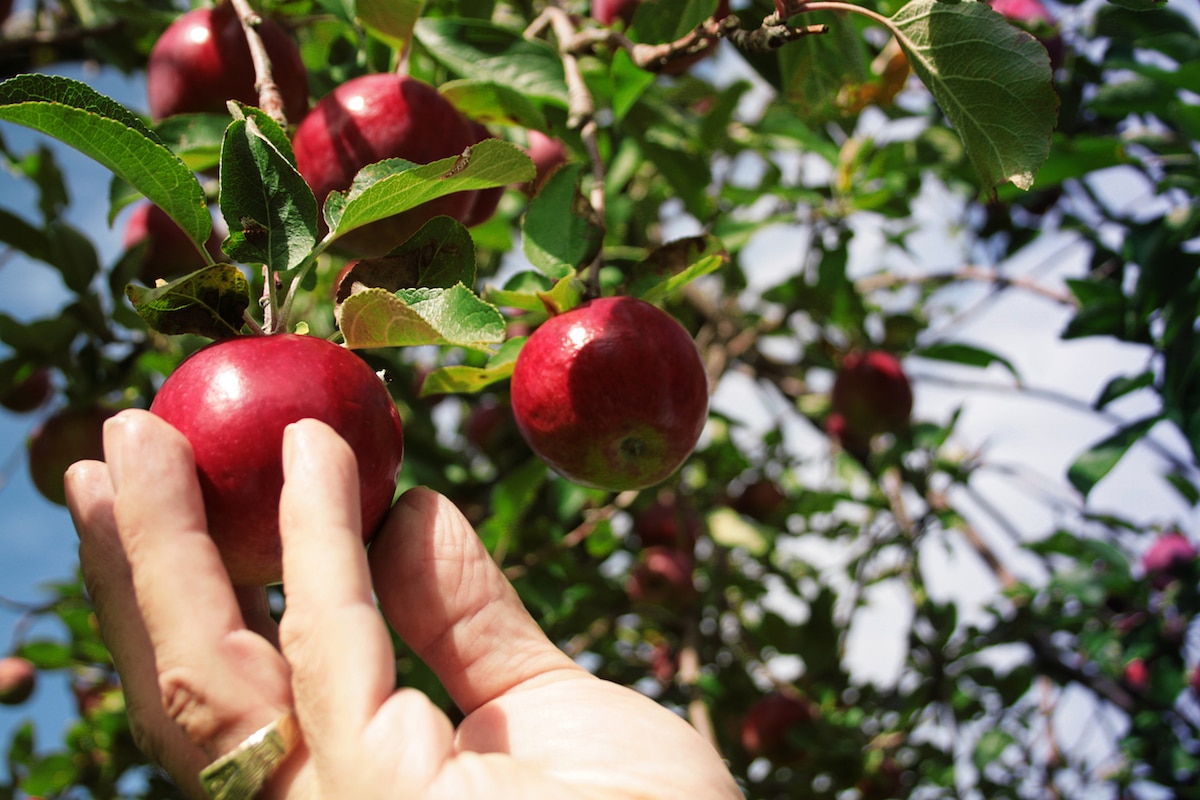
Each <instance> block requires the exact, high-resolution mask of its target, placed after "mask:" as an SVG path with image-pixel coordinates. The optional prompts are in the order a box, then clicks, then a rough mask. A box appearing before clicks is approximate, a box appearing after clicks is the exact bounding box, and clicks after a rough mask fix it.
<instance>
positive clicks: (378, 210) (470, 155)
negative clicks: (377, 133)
mask: <svg viewBox="0 0 1200 800" xmlns="http://www.w3.org/2000/svg"><path fill="white" fill-rule="evenodd" d="M535 174H536V170H535V168H534V166H533V161H532V160H530V158H529V155H528V154H527V153H526V152H525V151H524V150H522V149H521V148H520V147H517V146H516V145H515V144H512V143H511V142H505V141H503V140H501V139H494V138H493V139H485V140H483V141H482V142H479V143H478V144H474V145H471V146H470V147H468V148H467V149H466V150H464V151H463V153H462V155H460V156H456V157H450V158H443V159H441V160H439V161H434V162H432V163H430V164H421V165H418V164H413V163H412V162H410V161H405V160H403V159H399V158H393V159H388V160H387V161H380V162H379V163H377V164H370V165H368V166H366V167H363V168H362V169H361V170H359V172H358V174H357V175H356V176H355V177H354V183H353V184H352V185H351V186H350V189H349V191H347V192H330V193H329V199H328V200H326V201H325V220H326V222H328V223H329V230H330V231H331V234H330V236H331V237H334V238H336V237H337V236H341V235H343V234H345V233H347V232H349V231H352V230H354V229H355V228H360V227H362V226H363V225H367V224H369V223H371V222H375V221H376V220H381V219H386V218H387V217H390V216H393V215H394V214H399V213H400V212H402V211H408V210H409V209H410V208H416V207H417V206H419V205H421V204H423V203H428V202H429V201H430V200H434V199H436V198H438V197H442V196H443V195H447V194H453V193H454V192H463V191H473V190H475V189H490V188H492V187H495V186H507V185H508V184H510V183H526V182H528V181H531V180H533V178H534V175H535Z"/></svg>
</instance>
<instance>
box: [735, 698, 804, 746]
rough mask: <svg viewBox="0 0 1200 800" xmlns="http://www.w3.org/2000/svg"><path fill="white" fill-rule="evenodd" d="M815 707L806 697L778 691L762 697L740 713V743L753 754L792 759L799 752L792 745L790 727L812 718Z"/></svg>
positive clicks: (796, 726) (791, 728) (797, 725)
mask: <svg viewBox="0 0 1200 800" xmlns="http://www.w3.org/2000/svg"><path fill="white" fill-rule="evenodd" d="M817 714H818V712H817V710H816V709H815V708H813V706H812V704H811V703H809V702H808V701H807V700H804V699H802V698H799V697H792V696H791V695H785V694H780V693H773V694H769V695H767V696H766V697H763V698H762V699H760V700H759V701H758V702H756V703H755V704H754V705H752V706H751V707H750V708H749V710H747V711H746V714H745V716H743V717H742V730H741V740H742V747H743V748H744V749H745V751H746V752H747V753H749V754H750V755H751V756H754V757H760V756H761V757H763V758H769V759H771V760H772V761H777V762H784V761H789V760H792V759H794V758H796V757H798V756H799V755H801V753H800V752H799V751H798V750H797V749H796V748H795V746H794V745H793V743H792V741H791V738H792V735H793V734H792V731H793V729H795V728H798V727H799V726H802V725H806V724H808V723H811V722H813V721H814V720H815V719H816V718H817Z"/></svg>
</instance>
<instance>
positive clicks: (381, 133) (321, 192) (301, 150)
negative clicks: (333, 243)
mask: <svg viewBox="0 0 1200 800" xmlns="http://www.w3.org/2000/svg"><path fill="white" fill-rule="evenodd" d="M474 143H475V138H474V136H473V134H472V132H471V129H470V126H469V125H468V124H467V120H466V119H465V118H464V117H463V115H462V114H460V113H459V111H458V109H457V108H455V107H454V106H453V105H451V103H450V101H448V100H446V99H445V98H444V97H442V96H441V95H440V94H438V91H437V90H436V89H434V88H433V87H432V86H430V85H429V84H427V83H423V82H421V81H419V80H417V79H416V78H411V77H408V76H405V75H396V74H394V73H377V74H371V75H363V76H360V77H357V78H352V79H351V80H349V81H346V82H345V83H343V84H342V85H340V86H338V87H337V88H336V89H334V90H333V91H332V92H330V93H329V94H327V95H326V96H325V97H323V98H321V100H320V101H319V102H318V103H317V104H316V105H315V106H314V107H313V109H312V111H310V112H309V114H308V116H307V117H305V118H304V121H303V122H301V123H300V126H299V127H298V128H297V129H296V135H295V137H294V138H293V140H292V146H293V148H294V150H295V153H296V168H297V169H298V170H299V171H300V174H301V175H303V176H304V179H305V180H306V181H307V182H308V185H309V186H310V187H311V188H312V190H313V194H315V195H316V197H317V202H318V203H319V204H322V205H323V204H324V203H325V198H327V197H328V196H329V193H330V192H332V191H335V190H336V191H343V190H346V189H349V188H350V184H351V183H352V182H353V180H354V176H355V175H356V174H358V171H359V170H360V169H362V168H363V167H365V166H367V165H368V164H373V163H375V162H377V161H383V160H384V159H388V158H402V159H405V160H406V161H411V162H413V163H415V164H428V163H430V162H432V161H437V160H438V159H442V158H449V157H450V156H457V155H459V154H460V153H462V152H463V151H464V150H465V149H466V148H467V147H469V146H470V145H472V144H474ZM475 194H476V193H475V192H455V193H454V194H450V195H445V196H443V197H439V198H438V199H436V200H432V201H430V202H428V203H425V204H423V205H421V206H419V207H417V208H414V209H410V210H409V211H405V212H404V213H402V214H398V215H396V216H394V217H391V218H389V219H384V220H379V221H378V222H375V223H372V224H370V225H367V226H365V227H363V228H360V229H358V230H355V231H352V232H350V233H349V234H347V235H346V236H343V237H341V238H340V239H339V240H338V247H340V248H341V249H342V250H345V251H347V252H351V253H354V254H356V255H361V256H380V255H384V254H385V253H387V252H388V251H389V250H391V249H392V248H393V247H395V246H396V245H398V244H401V243H402V242H404V241H405V240H406V239H408V238H409V237H410V236H412V234H413V233H415V232H416V231H417V229H418V228H420V227H421V226H422V225H424V224H425V223H426V222H428V221H429V220H430V219H432V218H433V217H435V216H438V215H441V214H445V215H447V216H451V217H454V218H455V219H457V220H459V221H460V222H461V221H463V220H464V219H466V218H467V216H468V214H469V212H470V211H471V206H472V204H473V203H474V201H475Z"/></svg>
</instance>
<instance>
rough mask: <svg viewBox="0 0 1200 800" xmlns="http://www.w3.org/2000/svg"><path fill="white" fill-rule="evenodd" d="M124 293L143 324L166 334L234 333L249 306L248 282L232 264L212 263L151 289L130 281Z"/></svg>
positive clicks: (223, 335) (219, 335) (216, 336)
mask: <svg viewBox="0 0 1200 800" xmlns="http://www.w3.org/2000/svg"><path fill="white" fill-rule="evenodd" d="M125 294H126V296H127V297H128V298H129V301H130V302H131V303H133V308H134V310H135V311H137V314H138V316H139V317H141V318H142V319H143V320H145V322H146V324H147V325H149V326H150V327H151V328H153V329H154V330H156V331H158V332H159V333H162V334H166V335H168V336H170V335H174V334H181V333H194V334H196V335H198V336H207V337H208V338H210V339H224V338H228V337H230V336H237V335H238V334H239V333H240V332H241V329H242V323H243V320H244V318H245V313H246V309H247V308H249V307H250V284H249V283H248V282H247V281H246V276H245V275H243V274H242V271H241V270H240V269H238V268H237V267H235V266H233V265H232V264H214V265H212V266H209V267H205V268H204V269H201V270H197V271H196V272H193V273H191V274H190V275H185V276H183V277H182V278H178V279H177V280H173V281H171V282H170V283H167V284H163V285H162V286H156V287H154V288H153V289H149V288H146V287H145V286H138V285H137V284H130V285H129V286H127V287H126V288H125Z"/></svg>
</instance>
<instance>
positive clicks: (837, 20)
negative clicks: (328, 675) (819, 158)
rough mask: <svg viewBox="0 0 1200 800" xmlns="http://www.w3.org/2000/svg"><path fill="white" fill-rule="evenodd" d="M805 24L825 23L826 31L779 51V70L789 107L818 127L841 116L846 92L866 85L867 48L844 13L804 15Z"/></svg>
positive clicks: (860, 35) (802, 38) (804, 38)
mask: <svg viewBox="0 0 1200 800" xmlns="http://www.w3.org/2000/svg"><path fill="white" fill-rule="evenodd" d="M804 22H805V24H810V23H811V24H820V23H826V24H828V25H829V31H828V32H827V33H824V34H822V35H820V36H804V37H801V38H800V39H799V40H797V41H795V42H792V43H791V44H789V45H788V46H787V47H782V48H780V50H779V71H780V74H781V76H782V78H783V91H784V96H785V97H786V98H787V101H788V105H789V106H790V107H791V108H794V109H796V110H797V111H798V112H799V114H800V116H801V117H802V118H803V119H804V121H805V122H807V123H809V124H810V125H819V124H822V123H824V122H827V121H829V120H832V119H837V118H838V117H840V116H842V115H843V113H844V110H843V106H844V103H845V97H846V95H847V94H848V93H847V91H846V90H847V89H848V88H849V87H852V86H860V85H862V84H863V83H865V82H866V80H867V55H866V48H865V42H864V40H863V37H862V34H861V33H860V32H859V31H858V30H857V29H856V28H855V26H854V25H853V24H851V23H850V20H849V19H847V15H846V14H845V13H844V12H818V13H813V14H811V15H809V14H806V15H805V16H804Z"/></svg>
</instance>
